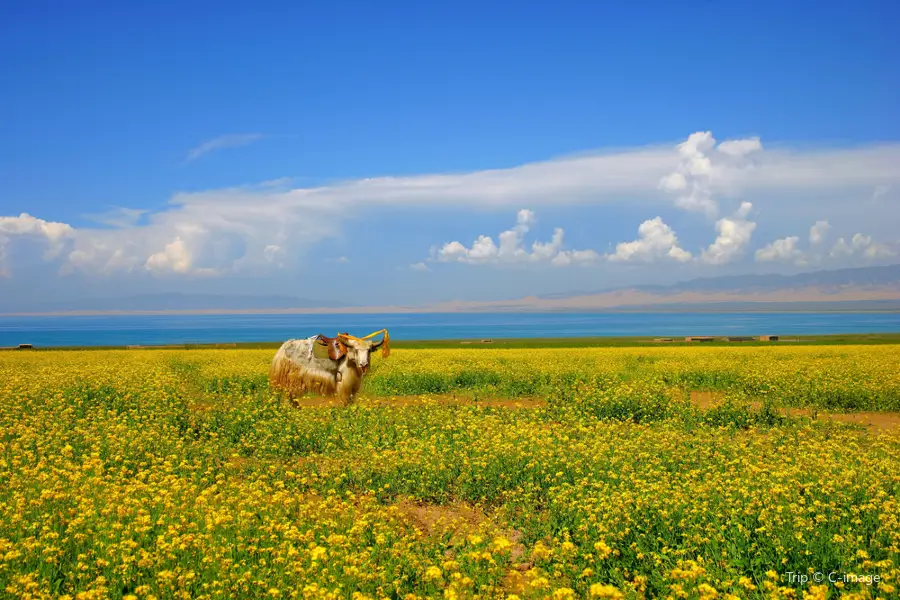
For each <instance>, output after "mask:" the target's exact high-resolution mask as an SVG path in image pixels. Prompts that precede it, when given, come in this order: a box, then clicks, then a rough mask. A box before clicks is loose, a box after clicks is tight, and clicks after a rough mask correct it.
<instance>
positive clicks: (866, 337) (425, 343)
mask: <svg viewBox="0 0 900 600" xmlns="http://www.w3.org/2000/svg"><path fill="white" fill-rule="evenodd" d="M718 337H719V336H716V339H715V340H713V341H710V342H685V341H684V338H683V337H676V338H671V339H672V340H673V341H666V342H662V341H656V339H658V338H654V337H647V336H636V337H601V336H592V337H562V338H491V339H490V340H487V339H484V340H483V339H444V340H394V339H392V340H391V347H392V348H402V349H425V348H435V349H438V348H469V349H473V350H474V349H485V348H510V349H512V348H602V347H659V346H661V347H672V346H676V347H696V346H699V347H708V346H715V347H721V346H726V347H731V348H733V347H736V346H778V345H789V346H797V345H801V346H804V345H825V346H833V345H873V344H900V332H897V333H858V334H827V335H786V336H781V337H780V339H779V341H774V342H761V341H758V340H753V341H745V342H729V341H723V340H720V339H718ZM667 339H668V338H667ZM283 342H284V340H281V341H271V342H266V341H260V342H218V343H208V344H160V345H143V344H141V345H132V346H122V345H119V346H46V347H35V348H33V349H31V351H40V352H45V351H64V350H125V349H134V350H145V349H146V350H153V349H178V350H203V349H217V348H218V349H265V348H271V349H277V348H278V347H279V346H281V344H282V343H283ZM0 350H10V351H12V350H16V348H14V347H10V348H7V347H5V348H0Z"/></svg>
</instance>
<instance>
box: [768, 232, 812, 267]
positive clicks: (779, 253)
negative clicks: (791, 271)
mask: <svg viewBox="0 0 900 600" xmlns="http://www.w3.org/2000/svg"><path fill="white" fill-rule="evenodd" d="M799 242H800V238H799V237H798V236H796V235H794V236H791V237H786V238H781V239H778V240H775V241H774V242H772V243H771V244H769V245H768V246H764V247H762V248H760V249H759V250H757V251H756V260H757V261H759V262H771V261H781V262H794V263H796V264H798V265H805V264H806V257H805V255H804V254H803V251H802V250H800V249H799V248H798V247H797V244H798V243H799Z"/></svg>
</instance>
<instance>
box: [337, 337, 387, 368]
mask: <svg viewBox="0 0 900 600" xmlns="http://www.w3.org/2000/svg"><path fill="white" fill-rule="evenodd" d="M379 333H381V332H379ZM374 335H377V334H373V335H372V336H367V337H373V336H374ZM389 339H390V338H388V334H387V331H385V332H384V337H383V338H382V339H381V341H380V342H376V341H374V340H372V339H365V338H358V337H355V336H352V335H348V334H346V333H342V334H339V335H338V340H339V341H340V343H341V344H343V345H344V347H345V348H346V349H347V354H346V356H347V362H349V363H350V364H351V365H352V366H354V367H355V368H356V369H357V370H358V371H359V372H360V373H362V374H363V375H365V374H366V373H367V372H368V371H369V365H370V364H371V357H372V352H373V351H375V350H378V349H379V348H381V347H382V346H384V349H383V350H382V356H385V357H387V356H388V354H389V353H390V347H389V344H388V345H385V342H388V340H389Z"/></svg>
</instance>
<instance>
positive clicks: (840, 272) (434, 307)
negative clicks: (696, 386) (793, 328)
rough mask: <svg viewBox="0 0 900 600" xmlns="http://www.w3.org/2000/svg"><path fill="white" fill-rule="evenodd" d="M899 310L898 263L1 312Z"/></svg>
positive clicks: (164, 297) (144, 300)
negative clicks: (531, 291)
mask: <svg viewBox="0 0 900 600" xmlns="http://www.w3.org/2000/svg"><path fill="white" fill-rule="evenodd" d="M703 310H715V311H734V312H740V311H762V310H769V311H817V310H820V311H898V310H900V264H896V265H888V266H879V267H862V268H852V269H837V270H832V271H825V270H823V271H812V272H807V273H798V274H796V275H774V274H773V275H730V276H723V277H708V278H701V279H692V280H689V281H684V282H681V283H676V284H674V285H645V286H633V287H629V288H618V289H610V290H606V291H601V292H593V293H588V292H569V293H565V294H551V295H545V296H528V297H525V298H518V299H513V300H495V301H475V302H473V301H445V302H437V303H432V304H426V305H393V306H353V305H347V304H341V303H336V302H333V301H329V300H322V301H314V300H309V299H303V298H295V297H292V296H251V295H236V296H225V295H216V294H180V293H167V294H144V295H138V296H128V297H125V298H108V299H82V300H77V301H67V302H63V301H57V302H47V303H42V304H40V305H33V306H32V307H30V309H29V310H28V311H27V312H25V311H20V312H16V313H13V312H11V311H10V312H8V313H6V314H20V315H25V314H28V315H42V314H43V315H47V314H57V315H63V314H69V315H75V314H98V315H99V314H179V313H180V314H204V313H206V314H214V313H220V314H221V313H246V314H254V313H257V314H261V313H271V314H291V313H297V314H299V313H318V314H326V313H357V314H363V313H368V314H373V313H441V312H446V313H452V312H597V311H603V312H618V311H630V312H634V311H646V312H652V311H657V312H660V311H662V312H687V311H703Z"/></svg>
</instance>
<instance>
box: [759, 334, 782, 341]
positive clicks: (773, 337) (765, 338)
mask: <svg viewBox="0 0 900 600" xmlns="http://www.w3.org/2000/svg"><path fill="white" fill-rule="evenodd" d="M759 341H761V342H777V341H778V336H777V335H761V336H759Z"/></svg>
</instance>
